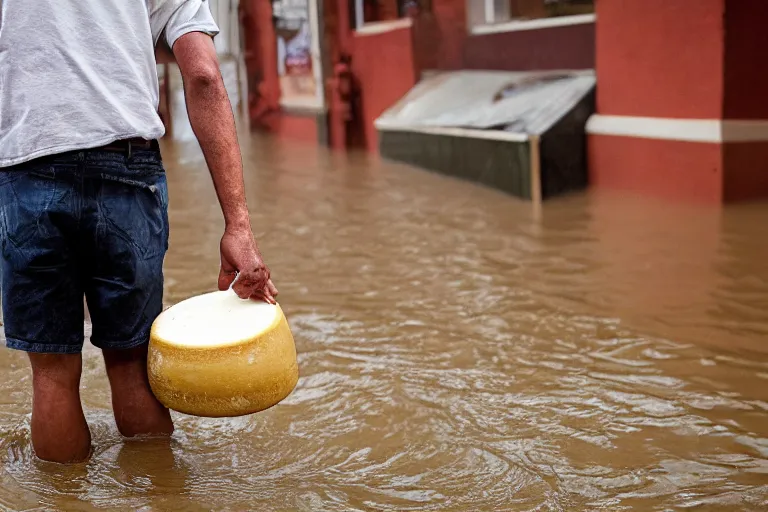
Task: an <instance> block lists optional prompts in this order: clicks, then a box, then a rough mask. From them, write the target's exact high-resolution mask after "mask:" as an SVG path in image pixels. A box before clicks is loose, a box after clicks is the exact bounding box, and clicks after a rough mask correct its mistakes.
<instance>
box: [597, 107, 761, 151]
mask: <svg viewBox="0 0 768 512" xmlns="http://www.w3.org/2000/svg"><path fill="white" fill-rule="evenodd" d="M587 133H590V134H593V135H614V136H618V137H637V138H643V139H660V140H679V141H687V142H708V143H714V144H722V143H724V142H755V141H768V120H743V119H726V120H721V119H673V118H664V117H636V116H608V115H599V114H595V115H593V116H592V117H590V118H589V121H588V122H587Z"/></svg>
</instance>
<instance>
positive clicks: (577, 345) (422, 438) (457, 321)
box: [0, 137, 768, 511]
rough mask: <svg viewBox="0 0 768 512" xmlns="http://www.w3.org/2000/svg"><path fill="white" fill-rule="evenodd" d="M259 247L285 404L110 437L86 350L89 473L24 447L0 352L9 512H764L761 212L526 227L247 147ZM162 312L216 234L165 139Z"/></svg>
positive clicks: (212, 274) (503, 207)
mask: <svg viewBox="0 0 768 512" xmlns="http://www.w3.org/2000/svg"><path fill="white" fill-rule="evenodd" d="M243 140H244V149H243V151H244V154H245V159H246V162H247V166H246V167H247V188H248V195H249V200H250V204H251V209H252V212H253V221H254V226H255V230H256V232H257V234H258V236H259V239H260V240H261V245H262V249H263V252H264V253H265V257H266V258H267V261H268V263H269V264H270V265H271V267H272V270H273V273H274V276H275V281H276V284H277V285H278V287H279V288H280V292H281V295H280V300H281V303H282V305H283V307H284V309H285V310H286V313H287V315H288V318H289V321H290V323H291V326H292V329H293V332H294V335H295V337H296V342H297V347H298V350H299V359H300V368H301V380H300V382H299V384H298V387H297V389H296V390H295V391H294V393H293V394H292V395H291V396H290V397H289V398H288V399H287V400H285V401H284V402H283V403H281V404H280V405H279V406H277V407H275V408H273V409H271V410H269V411H266V412H263V413H260V414H257V415H254V416H251V417H243V418H234V419H215V420H214V419H200V418H194V417H189V416H182V415H176V416H175V419H176V422H177V425H178V431H177V433H176V434H175V435H174V438H173V440H172V442H171V443H170V445H168V444H167V443H164V442H158V441H129V442H124V441H123V440H122V439H121V438H120V436H119V435H118V433H117V431H116V428H115V426H114V422H113V420H112V417H111V411H110V407H109V390H108V386H107V381H106V378H105V375H104V371H103V365H102V362H101V359H100V355H99V353H98V351H97V350H95V349H94V348H93V347H91V346H90V345H87V346H86V350H85V362H84V367H85V368H84V375H83V382H82V387H83V402H84V406H85V409H86V416H87V418H88V420H89V422H90V423H91V427H92V430H93V434H94V443H95V452H94V456H93V459H92V460H91V461H90V462H89V463H88V464H87V465H84V466H78V467H70V468H65V467H56V466H49V465H46V464H44V463H41V462H39V461H37V460H36V459H35V458H34V457H33V455H32V450H31V447H30V444H29V441H28V439H29V419H30V418H29V411H30V406H31V395H30V373H29V369H28V366H27V363H26V359H25V356H24V355H23V354H20V353H17V352H12V351H9V350H5V349H4V350H2V351H0V368H1V369H2V371H1V372H0V389H1V390H2V395H0V396H2V398H1V399H0V432H2V433H1V434H0V455H1V456H2V470H1V471H0V508H3V509H8V510H95V509H101V510H158V511H165V510H233V511H234V510H329V511H335V510H338V511H342V510H457V511H459V510H461V511H469V510H483V511H485V510H488V511H495V510H511V511H534V510H537V511H550V510H563V511H581V510H612V511H613V510H678V509H693V510H765V509H766V506H768V237H766V229H768V228H767V227H766V226H768V203H763V204H753V205H742V206H733V207H727V208H725V209H722V210H721V209H713V208H706V207H684V206H674V205H670V204H667V203H664V202H660V201H652V200H648V199H640V198H635V197H632V196H630V195H623V194H609V193H594V192H592V193H587V194H577V195H574V196H571V197H567V198H562V199H557V200H553V201H552V202H550V203H547V204H546V205H545V206H544V207H543V208H542V209H541V210H538V211H537V210H536V209H534V208H532V207H531V206H530V205H529V204H527V203H524V202H521V201H518V200H516V199H514V198H511V197H508V196H505V195H503V194H500V193H497V192H495V191H492V190H488V189H485V188H481V187H477V186H474V185H472V184H468V183H465V182H461V181H455V180H452V179H448V178H445V177H441V176H438V175H435V174H430V173H427V172H423V171H419V170H415V169H411V168H408V167H405V166H400V165H396V164H391V163H384V162H380V161H378V160H377V159H375V158H371V157H367V156H364V155H351V156H343V155H332V154H330V153H329V152H326V151H324V150H322V149H318V148H316V147H314V146H311V145H308V146H304V145H301V144H298V143H290V144H289V143H284V142H279V141H275V140H269V139H265V138H260V137H252V138H249V137H244V139H243ZM164 149H165V153H164V155H165V160H166V165H167V169H168V175H169V181H170V195H171V215H170V219H171V224H172V235H171V249H170V253H169V255H168V257H167V260H166V289H167V294H166V300H167V302H168V303H169V304H171V303H174V302H177V301H179V300H182V299H184V298H186V297H189V296H191V295H194V294H198V293H202V292H206V291H209V290H212V289H213V287H214V286H215V281H216V275H217V274H216V273H217V263H218V253H217V244H218V240H219V237H220V235H221V230H222V221H221V214H220V212H219V207H218V205H217V203H216V200H215V196H214V193H213V189H212V186H211V183H210V179H209V177H208V175H207V171H206V169H205V166H204V163H203V160H202V157H201V155H200V152H199V150H198V148H197V146H196V144H195V143H194V142H178V143H176V144H175V145H169V144H166V146H165V148H164Z"/></svg>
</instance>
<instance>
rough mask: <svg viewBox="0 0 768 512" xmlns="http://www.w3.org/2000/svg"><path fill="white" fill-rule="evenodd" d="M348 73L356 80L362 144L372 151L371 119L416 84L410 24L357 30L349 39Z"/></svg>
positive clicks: (374, 138)
mask: <svg viewBox="0 0 768 512" xmlns="http://www.w3.org/2000/svg"><path fill="white" fill-rule="evenodd" d="M352 74H353V75H354V76H355V80H356V82H357V84H358V90H359V94H360V95H361V98H360V106H361V109H362V112H360V113H359V115H361V116H362V122H363V127H364V128H363V130H364V138H365V146H366V148H367V149H368V150H369V151H376V149H377V147H378V137H377V134H376V128H375V127H374V125H373V123H374V121H375V120H376V118H377V117H379V116H380V115H381V114H382V113H383V112H384V111H385V110H386V109H387V108H389V107H390V106H391V105H392V104H394V103H395V102H396V101H397V100H399V99H400V98H401V97H402V96H403V95H404V94H405V93H407V92H408V90H410V88H411V87H413V86H414V85H415V84H416V80H417V78H416V76H417V75H416V67H415V64H414V52H413V39H412V33H411V27H405V28H398V29H395V30H390V31H387V32H382V33H379V34H357V35H355V37H354V39H353V43H352Z"/></svg>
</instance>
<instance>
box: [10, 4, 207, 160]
mask: <svg viewBox="0 0 768 512" xmlns="http://www.w3.org/2000/svg"><path fill="white" fill-rule="evenodd" d="M188 32H204V33H207V34H209V35H211V36H215V35H216V34H217V33H218V32H219V28H218V27H217V26H216V23H215V21H214V19H213V17H212V15H211V11H210V8H209V7H208V2H207V1H206V0H0V167H7V166H10V165H14V164H18V163H22V162H26V161H28V160H32V159H34V158H38V157H41V156H46V155H51V154H56V153H61V152H65V151H74V150H78V149H87V148H93V147H98V146H102V145H105V144H109V143H111V142H113V141H115V140H119V139H126V138H133V137H142V138H145V139H154V138H158V137H161V136H162V135H163V134H164V132H165V129H164V127H163V123H162V122H161V120H160V117H159V116H158V113H157V108H158V102H159V87H158V79H157V66H156V62H155V53H154V48H155V45H156V44H157V43H158V41H159V40H160V37H161V36H163V35H164V38H165V40H166V41H167V43H168V45H169V46H170V47H171V48H172V47H173V44H174V43H175V42H176V40H177V39H178V38H179V37H181V36H182V35H184V34H186V33H188Z"/></svg>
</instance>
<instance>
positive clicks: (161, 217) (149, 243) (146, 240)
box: [99, 173, 169, 259]
mask: <svg viewBox="0 0 768 512" xmlns="http://www.w3.org/2000/svg"><path fill="white" fill-rule="evenodd" d="M99 202H100V205H99V208H100V210H101V212H102V218H103V221H104V222H103V229H106V230H109V231H110V232H111V234H114V235H116V236H118V237H119V238H121V239H123V240H124V241H126V242H128V243H129V244H130V245H131V246H132V247H133V249H134V251H135V252H136V254H138V255H139V256H140V257H141V258H143V259H151V258H156V257H158V256H163V255H165V252H166V250H167V249H168V235H169V232H168V186H167V183H166V178H165V174H164V173H158V174H152V175H144V176H132V177H130V178H127V177H119V176H113V175H108V174H104V175H102V183H101V196H100V200H99Z"/></svg>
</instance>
